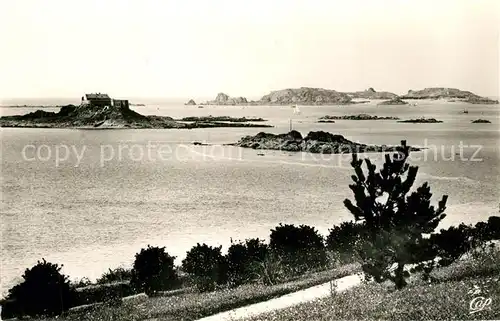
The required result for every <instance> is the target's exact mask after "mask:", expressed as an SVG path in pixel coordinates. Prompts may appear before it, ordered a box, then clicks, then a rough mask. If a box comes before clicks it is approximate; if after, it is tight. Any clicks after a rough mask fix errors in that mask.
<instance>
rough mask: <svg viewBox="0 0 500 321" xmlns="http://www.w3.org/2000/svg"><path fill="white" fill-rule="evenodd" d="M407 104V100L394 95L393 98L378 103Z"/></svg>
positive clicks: (383, 104)
mask: <svg viewBox="0 0 500 321" xmlns="http://www.w3.org/2000/svg"><path fill="white" fill-rule="evenodd" d="M407 104H408V103H407V102H406V101H404V100H402V99H401V98H399V97H394V98H393V99H391V100H386V101H382V102H380V103H378V104H377V105H380V106H385V105H407Z"/></svg>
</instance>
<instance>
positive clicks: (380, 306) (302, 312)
mask: <svg viewBox="0 0 500 321" xmlns="http://www.w3.org/2000/svg"><path fill="white" fill-rule="evenodd" d="M433 277H434V281H433V282H432V283H426V282H423V281H415V282H412V283H411V284H410V285H409V286H407V287H406V288H404V289H403V290H400V291H397V290H394V288H393V286H392V285H391V284H388V283H382V284H376V283H368V284H363V285H362V286H360V287H357V288H353V289H350V290H348V291H346V292H342V293H336V294H335V295H333V296H331V297H328V298H325V299H321V300H316V301H313V302H309V303H305V304H300V305H297V306H294V307H291V308H288V309H284V310H279V311H273V312H271V313H266V314H263V315H260V316H257V317H253V318H248V319H247V321H260V320H268V321H284V320H293V321H302V320H304V321H305V320H380V319H382V320H473V319H481V320H488V319H489V320H498V319H500V251H499V250H497V251H496V252H491V253H486V252H485V253H482V254H481V253H479V254H475V255H472V256H471V257H469V258H467V259H466V260H463V261H459V262H456V263H454V264H452V265H450V266H448V267H445V268H441V269H437V270H436V271H434V272H433ZM475 288H479V289H481V294H473V293H470V291H471V290H472V289H475ZM477 296H483V297H485V298H491V306H490V309H485V310H482V311H479V312H476V313H473V314H470V310H469V308H470V302H471V300H472V299H473V298H475V297H477Z"/></svg>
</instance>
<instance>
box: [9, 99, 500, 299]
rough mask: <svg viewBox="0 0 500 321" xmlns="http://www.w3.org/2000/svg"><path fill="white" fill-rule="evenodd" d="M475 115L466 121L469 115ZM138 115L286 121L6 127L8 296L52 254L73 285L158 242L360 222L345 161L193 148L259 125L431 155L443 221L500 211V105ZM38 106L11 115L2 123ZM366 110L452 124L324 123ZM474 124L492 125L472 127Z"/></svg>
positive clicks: (431, 177)
mask: <svg viewBox="0 0 500 321" xmlns="http://www.w3.org/2000/svg"><path fill="white" fill-rule="evenodd" d="M465 107H467V108H468V110H469V114H463V113H462V111H463V110H464V108H465ZM135 109H136V110H137V111H138V112H140V113H143V114H157V115H169V116H172V117H183V116H202V115H214V116H216V115H228V116H239V117H242V116H246V117H251V116H255V117H263V118H265V119H268V120H269V123H270V124H272V125H275V127H274V128H266V129H262V128H229V129H228V128H216V129H195V130H76V129H19V128H2V129H0V133H1V141H2V146H1V152H2V153H1V161H2V210H1V225H2V228H1V232H2V234H1V238H2V242H1V269H0V272H1V274H0V278H1V279H0V281H1V289H0V290H1V291H3V292H4V291H5V290H6V289H8V288H9V287H10V286H12V285H13V284H14V283H15V282H18V281H19V280H20V276H21V274H22V272H23V271H24V269H25V268H27V267H31V266H32V265H33V264H35V263H36V261H37V260H40V259H41V258H45V259H47V260H49V261H52V262H55V263H62V264H64V268H63V271H64V272H65V273H66V274H68V275H69V276H70V278H71V279H75V278H80V277H83V276H87V277H90V278H91V279H93V278H96V277H98V276H100V275H101V274H102V272H104V271H105V270H107V269H108V268H114V267H117V266H120V265H123V266H130V265H131V263H132V262H133V258H134V254H135V253H136V252H138V251H139V250H140V249H141V248H142V247H144V246H146V245H148V244H151V245H160V246H166V247H167V251H168V252H169V253H171V254H173V255H176V256H177V257H178V262H180V260H181V259H182V258H183V256H184V254H185V252H186V251H187V250H188V249H189V248H190V247H191V246H193V245H195V244H196V243H197V242H200V243H201V242H207V243H209V244H211V245H223V246H224V249H227V245H228V244H229V242H230V238H233V239H235V240H237V239H245V238H248V237H261V238H267V236H268V235H269V230H270V229H271V228H273V227H274V226H276V225H277V224H278V223H280V222H283V223H293V224H310V225H313V226H315V227H317V228H318V229H319V230H320V232H322V233H327V230H328V228H329V227H331V226H332V225H334V224H338V223H339V222H342V221H345V220H351V219H352V215H351V214H350V213H349V212H348V211H347V210H346V209H345V208H344V206H343V204H342V201H343V199H344V198H346V197H351V194H350V190H349V189H348V187H347V186H348V184H349V183H350V175H351V174H352V172H351V169H350V167H349V161H350V156H348V155H314V154H306V153H286V152H279V151H264V154H265V155H264V156H259V155H257V151H254V150H248V149H240V148H236V147H229V146H224V147H222V146H191V145H189V143H191V142H193V141H205V142H208V143H214V144H217V143H232V142H235V141H237V140H238V139H239V138H240V137H241V136H244V135H254V134H256V133H258V132H259V131H262V130H265V131H267V132H273V133H283V132H286V131H287V130H288V128H289V119H290V117H292V118H293V127H294V129H297V130H299V131H301V132H302V133H303V134H306V133H307V132H308V131H310V130H324V131H329V132H333V133H339V134H342V135H344V136H345V137H346V138H348V139H350V140H354V141H359V142H363V143H373V144H388V145H389V144H398V143H399V141H400V140H401V139H406V140H407V141H408V143H409V144H411V145H419V146H424V145H425V146H428V147H430V148H429V150H428V151H427V152H425V153H423V152H422V153H415V154H413V157H412V163H413V164H416V165H418V166H420V171H419V176H418V183H419V184H420V183H422V182H424V181H428V182H429V183H430V185H431V188H432V191H433V193H434V202H435V203H437V201H438V200H439V199H440V198H441V195H443V194H448V195H449V202H448V210H447V213H448V217H447V218H446V219H445V221H444V222H443V223H442V226H443V227H444V226H447V225H450V224H457V223H458V222H467V223H474V222H477V221H479V220H485V219H487V218H488V217H489V216H490V215H498V206H499V192H498V185H499V183H500V173H499V160H500V159H499V155H500V148H499V134H500V130H499V125H500V117H499V107H498V106H482V105H476V106H470V105H467V106H464V105H461V104H458V103H456V104H451V103H448V104H442V103H437V102H433V103H423V102H421V103H419V106H417V107H407V106H385V107H377V106H375V105H374V104H371V105H357V106H348V107H346V106H344V107H336V106H331V107H326V106H322V107H301V114H300V115H294V114H293V113H292V110H291V108H290V107H263V106H258V107H232V106H231V107H215V106H208V107H205V108H203V109H199V108H196V107H187V106H183V105H181V104H170V105H165V104H156V105H148V106H146V107H135ZM47 110H50V109H47ZM31 111H33V109H29V108H0V112H1V114H2V115H12V114H22V113H27V112H31ZM357 113H369V114H372V115H378V116H399V117H401V118H403V119H407V118H415V117H421V116H426V117H434V118H437V119H440V120H443V121H444V123H442V124H402V123H396V122H395V121H337V122H336V123H335V124H318V123H316V122H315V121H316V120H317V118H318V117H320V116H324V115H343V114H357ZM477 118H486V119H489V120H490V121H492V124H471V123H470V121H471V120H472V119H477ZM64 146H65V147H64ZM460 146H462V148H461V147H460ZM66 148H67V149H66ZM23 150H24V155H23ZM37 151H38V155H37ZM56 153H59V159H60V161H57V160H56V156H57V154H56ZM460 153H462V157H461V156H460ZM472 156H474V158H473V159H471V157H472ZM370 158H373V159H375V160H376V163H377V164H380V163H381V161H382V156H381V155H380V154H371V155H370Z"/></svg>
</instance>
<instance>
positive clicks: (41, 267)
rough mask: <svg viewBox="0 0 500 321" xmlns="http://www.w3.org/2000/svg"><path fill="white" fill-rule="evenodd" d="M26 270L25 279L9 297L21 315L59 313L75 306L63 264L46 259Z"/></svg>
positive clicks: (12, 290)
mask: <svg viewBox="0 0 500 321" xmlns="http://www.w3.org/2000/svg"><path fill="white" fill-rule="evenodd" d="M42 260H43V261H42V262H40V261H38V263H37V264H36V265H35V266H34V267H32V268H31V269H26V271H25V272H24V274H23V279H24V281H23V282H22V283H20V284H18V285H15V286H14V287H12V288H11V289H10V290H9V294H8V297H7V300H10V301H13V302H14V306H15V310H16V312H17V313H18V314H19V315H29V316H38V315H48V316H53V315H59V314H61V313H62V312H63V311H66V310H68V309H69V308H70V307H71V305H72V300H73V298H74V290H73V288H72V287H71V286H70V283H69V281H68V278H67V276H65V275H63V274H61V272H60V271H61V267H62V266H61V267H59V266H58V265H57V264H52V263H49V262H47V261H45V259H42Z"/></svg>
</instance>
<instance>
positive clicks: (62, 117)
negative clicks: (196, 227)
mask: <svg viewBox="0 0 500 321" xmlns="http://www.w3.org/2000/svg"><path fill="white" fill-rule="evenodd" d="M237 120H238V121H237V122H234V121H228V120H227V119H224V121H222V120H220V119H217V118H216V119H203V120H200V119H198V120H196V119H194V120H192V121H190V122H179V121H176V120H174V119H173V118H171V117H167V116H144V115H141V114H139V113H137V112H135V111H133V110H130V109H128V108H119V107H92V106H89V105H81V106H73V105H68V106H63V107H62V108H61V109H60V110H59V112H57V113H54V112H46V111H43V110H37V111H35V112H33V113H29V114H26V115H19V116H4V117H0V127H49V128H207V127H272V126H270V125H264V124H253V123H251V122H248V120H246V119H245V120H243V119H237Z"/></svg>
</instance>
